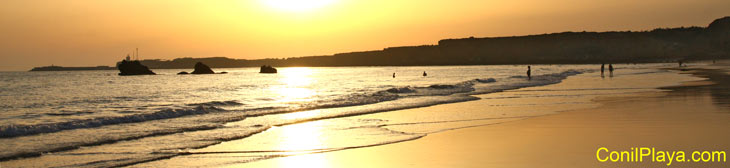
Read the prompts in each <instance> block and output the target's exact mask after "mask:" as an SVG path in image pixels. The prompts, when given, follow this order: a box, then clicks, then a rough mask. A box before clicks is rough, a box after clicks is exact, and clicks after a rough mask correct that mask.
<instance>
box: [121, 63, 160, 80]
mask: <svg viewBox="0 0 730 168" xmlns="http://www.w3.org/2000/svg"><path fill="white" fill-rule="evenodd" d="M117 69H119V75H122V76H126V75H155V73H154V72H152V71H150V69H149V68H147V66H144V65H142V63H140V62H139V61H127V60H122V62H119V63H117Z"/></svg>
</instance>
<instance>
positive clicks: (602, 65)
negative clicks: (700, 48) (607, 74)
mask: <svg viewBox="0 0 730 168" xmlns="http://www.w3.org/2000/svg"><path fill="white" fill-rule="evenodd" d="M604 65H606V64H601V76H603V67H604Z"/></svg>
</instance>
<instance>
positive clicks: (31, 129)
mask: <svg viewBox="0 0 730 168" xmlns="http://www.w3.org/2000/svg"><path fill="white" fill-rule="evenodd" d="M215 111H223V110H222V109H220V108H217V107H214V106H209V107H205V106H197V107H195V108H192V109H164V110H160V111H157V112H154V113H146V114H135V115H126V116H119V117H100V118H94V119H85V120H75V121H67V122H58V123H50V124H38V125H5V126H0V138H10V137H16V136H26V135H34V134H40V133H52V132H58V131H63V130H69V129H78V128H93V127H100V126H105V125H112V124H123V123H134V122H144V121H149V120H159V119H167V118H176V117H181V116H188V115H196V114H206V113H210V112H215Z"/></svg>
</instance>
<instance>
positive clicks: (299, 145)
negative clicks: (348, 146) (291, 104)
mask: <svg viewBox="0 0 730 168" xmlns="http://www.w3.org/2000/svg"><path fill="white" fill-rule="evenodd" d="M322 129H323V124H322V122H308V123H302V124H296V125H291V126H288V127H287V128H286V129H282V130H281V131H280V132H279V135H278V137H279V138H278V139H277V140H276V141H277V142H276V143H277V146H278V147H279V149H281V150H286V151H292V152H288V153H287V154H293V155H296V154H305V155H298V156H296V157H286V159H283V160H282V162H279V164H280V167H327V163H328V162H327V159H326V158H325V157H324V156H321V155H306V153H309V152H312V151H309V150H312V149H325V148H327V145H326V144H325V143H324V140H323V139H322V138H324V137H325V136H324V135H322V134H323V132H324V130H322Z"/></svg>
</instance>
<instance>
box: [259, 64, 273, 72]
mask: <svg viewBox="0 0 730 168" xmlns="http://www.w3.org/2000/svg"><path fill="white" fill-rule="evenodd" d="M259 73H276V68H274V67H271V65H262V66H261V70H259Z"/></svg>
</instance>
